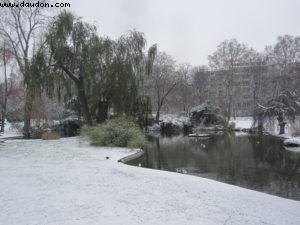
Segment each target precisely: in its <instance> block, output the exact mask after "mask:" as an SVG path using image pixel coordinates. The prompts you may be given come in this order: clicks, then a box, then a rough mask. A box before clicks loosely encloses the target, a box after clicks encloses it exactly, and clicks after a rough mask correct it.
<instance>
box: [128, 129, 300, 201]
mask: <svg viewBox="0 0 300 225" xmlns="http://www.w3.org/2000/svg"><path fill="white" fill-rule="evenodd" d="M132 164H134V165H137V164H141V165H142V166H143V167H147V168H154V169H160V170H167V171H174V172H179V173H186V174H191V175H196V176H200V177H205V178H209V179H213V180H217V181H221V182H225V183H229V184H233V185H237V186H240V187H245V188H248V189H252V190H257V191H261V192H265V193H269V194H272V195H277V196H280V197H285V198H290V199H295V200H300V153H298V152H293V151H288V150H286V149H284V147H283V146H282V141H280V140H278V139H276V138H274V137H270V136H263V137H259V136H236V135H235V134H231V135H222V136H214V137H212V138H209V139H191V138H188V137H183V136H177V137H172V138H166V137H160V138H151V139H150V142H149V147H148V150H147V154H146V155H145V156H144V157H143V158H141V159H138V160H136V161H135V162H132Z"/></svg>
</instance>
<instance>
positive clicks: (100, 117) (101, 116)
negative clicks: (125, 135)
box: [96, 100, 108, 123]
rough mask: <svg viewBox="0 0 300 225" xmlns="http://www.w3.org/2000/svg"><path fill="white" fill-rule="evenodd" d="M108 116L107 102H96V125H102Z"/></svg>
mask: <svg viewBox="0 0 300 225" xmlns="http://www.w3.org/2000/svg"><path fill="white" fill-rule="evenodd" d="M107 115H108V102H107V101H101V100H100V101H99V102H98V112H97V119H96V122H97V123H102V122H104V121H105V120H106V119H107Z"/></svg>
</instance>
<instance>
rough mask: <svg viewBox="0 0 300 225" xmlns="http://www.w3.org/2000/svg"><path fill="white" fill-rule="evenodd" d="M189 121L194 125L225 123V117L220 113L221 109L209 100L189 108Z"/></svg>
mask: <svg viewBox="0 0 300 225" xmlns="http://www.w3.org/2000/svg"><path fill="white" fill-rule="evenodd" d="M190 119H191V122H192V123H193V124H195V125H204V126H210V125H225V124H226V122H225V119H224V117H223V116H222V114H221V110H220V109H219V108H218V107H216V106H214V105H212V104H211V103H210V102H205V103H203V104H201V105H198V106H196V107H194V108H192V109H191V113H190Z"/></svg>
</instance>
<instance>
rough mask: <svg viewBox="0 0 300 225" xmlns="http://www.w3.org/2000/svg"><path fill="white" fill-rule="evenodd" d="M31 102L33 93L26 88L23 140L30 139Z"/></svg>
mask: <svg viewBox="0 0 300 225" xmlns="http://www.w3.org/2000/svg"><path fill="white" fill-rule="evenodd" d="M33 100H34V93H33V91H31V90H30V89H29V88H27V89H26V97H25V112H24V128H23V136H24V138H27V139H29V138H30V122H31V112H32V105H33Z"/></svg>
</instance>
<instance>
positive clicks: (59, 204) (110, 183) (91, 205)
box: [0, 138, 300, 225]
mask: <svg viewBox="0 0 300 225" xmlns="http://www.w3.org/2000/svg"><path fill="white" fill-rule="evenodd" d="M130 153H131V152H130V151H129V150H126V149H116V148H115V149H112V148H94V147H89V146H88V145H87V143H86V142H84V141H81V140H80V139H77V138H68V139H60V140H56V141H41V140H30V141H20V140H19V141H18V140H14V141H6V142H5V143H1V144H0V181H1V182H0V224H1V225H8V224H9V225H23V224H24V225H25V224H30V225H41V224H43V225H50V224H51V225H73V224H76V225H85V224H88V225H94V224H95V225H96V224H97V225H99V224H101V225H121V224H122V225H127V224H128V225H129V224H130V225H135V224H142V225H194V224H195V225H201V224H203V225H211V224H243V225H247V224H272V225H274V224H280V225H287V224H289V225H293V224H295V225H298V224H300V202H298V201H293V200H288V199H283V198H279V197H275V196H271V195H267V194H263V193H259V192H255V191H251V190H246V189H243V188H239V187H235V186H231V185H228V184H223V183H219V182H216V181H212V180H207V179H203V178H199V177H193V176H188V175H182V174H176V173H170V172H165V171H155V170H150V169H144V168H138V167H131V166H127V165H124V164H122V163H117V160H118V159H120V158H122V157H124V156H126V155H128V154H130ZM107 156H108V157H110V158H109V159H108V160H106V157H107Z"/></svg>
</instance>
